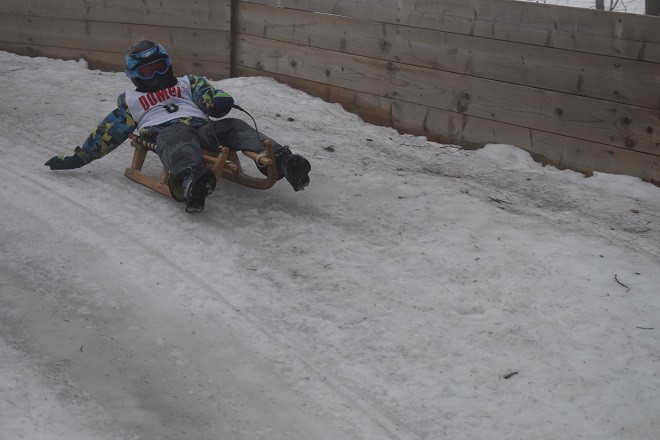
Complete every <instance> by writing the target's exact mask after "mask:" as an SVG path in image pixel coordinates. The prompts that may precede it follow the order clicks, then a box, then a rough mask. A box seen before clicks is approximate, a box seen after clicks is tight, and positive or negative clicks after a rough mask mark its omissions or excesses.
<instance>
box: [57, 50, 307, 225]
mask: <svg viewBox="0 0 660 440" xmlns="http://www.w3.org/2000/svg"><path fill="white" fill-rule="evenodd" d="M125 59H126V69H125V73H126V76H127V77H128V78H130V79H131V81H132V82H133V84H134V85H135V87H136V88H135V90H129V91H127V92H125V93H122V94H121V95H119V97H118V98H117V108H116V109H115V110H113V111H112V112H111V113H110V114H108V115H107V116H106V117H105V119H103V121H101V122H100V123H99V125H98V126H97V127H96V129H94V130H93V131H92V133H91V134H90V135H89V137H88V138H87V140H86V141H85V143H84V144H83V145H82V147H76V148H75V151H74V153H73V154H72V155H70V156H65V155H58V156H54V157H52V158H51V159H49V160H48V161H47V162H46V163H45V165H46V166H48V167H50V169H51V170H67V169H74V168H80V167H82V166H84V165H86V164H88V163H90V162H92V161H93V160H96V159H98V158H100V157H103V156H105V155H106V154H108V153H109V152H111V151H112V150H114V149H115V148H117V147H118V146H119V145H121V144H122V143H123V142H124V141H125V140H126V139H128V137H129V135H132V133H133V132H134V131H135V130H136V129H137V131H138V133H139V134H140V136H141V137H142V138H144V139H147V140H149V141H151V142H155V144H156V148H155V151H156V153H157V154H158V156H159V157H160V160H161V162H162V163H163V166H164V168H165V171H166V172H167V183H168V185H169V188H170V193H171V194H172V196H173V197H174V198H175V199H176V200H177V201H180V202H185V203H186V211H187V212H190V213H196V212H201V211H202V210H203V209H204V205H205V199H206V196H207V195H209V194H211V193H212V192H213V190H214V189H215V186H216V176H215V174H214V173H213V172H212V171H211V170H209V169H208V168H207V167H205V166H204V163H203V160H202V152H201V150H202V149H204V150H208V151H212V152H217V151H219V148H220V147H223V146H224V147H227V148H229V150H231V151H239V150H240V151H252V152H255V153H260V154H261V153H263V152H264V149H265V148H264V141H265V140H269V141H270V143H271V145H272V150H273V152H274V155H275V160H276V164H277V174H278V176H277V178H278V180H279V179H282V178H286V180H287V181H288V182H289V183H290V184H291V186H292V187H293V189H294V190H295V191H300V190H302V189H304V188H305V187H306V186H307V185H309V172H310V170H311V165H310V163H309V161H308V160H307V159H305V158H304V157H303V156H301V155H299V154H294V153H292V152H291V150H290V149H289V147H287V146H282V145H280V144H279V143H277V142H276V141H275V140H273V139H271V138H269V137H267V136H263V134H261V133H258V132H257V131H256V130H255V129H254V128H252V127H251V126H250V125H249V124H247V123H246V122H244V121H242V120H240V119H235V118H223V117H224V116H226V115H227V114H228V113H229V112H230V111H231V109H232V108H234V99H233V98H232V97H231V96H230V95H229V94H228V93H226V92H224V91H223V90H220V89H215V88H214V87H213V86H212V85H211V83H210V82H209V81H208V80H207V79H206V78H204V77H201V76H195V75H185V76H182V77H178V78H177V77H175V76H174V73H173V69H172V61H171V59H170V57H169V55H168V53H167V51H166V50H165V48H164V47H163V46H162V45H160V44H158V43H156V42H154V41H149V40H144V41H140V42H138V43H135V44H134V45H132V46H131V47H130V48H129V49H128V51H127V52H126V55H125ZM210 117H212V118H223V119H217V120H211V119H210ZM256 164H257V167H258V168H259V169H260V171H262V173H264V174H266V170H265V168H264V167H263V166H262V165H260V164H259V161H256Z"/></svg>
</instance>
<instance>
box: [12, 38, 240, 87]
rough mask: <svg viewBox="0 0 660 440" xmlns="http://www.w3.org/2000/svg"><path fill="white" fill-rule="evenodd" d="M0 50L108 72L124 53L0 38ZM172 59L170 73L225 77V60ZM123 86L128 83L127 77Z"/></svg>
mask: <svg viewBox="0 0 660 440" xmlns="http://www.w3.org/2000/svg"><path fill="white" fill-rule="evenodd" d="M0 50H4V51H7V52H13V53H15V54H18V55H26V56H32V57H37V56H39V57H48V58H58V59H63V60H79V59H85V60H86V61H87V63H88V65H89V68H90V69H99V70H103V71H109V72H120V71H123V70H124V56H123V54H121V53H116V52H103V51H97V50H88V49H68V48H60V47H54V46H37V45H26V44H19V43H9V42H2V41H0ZM172 62H173V64H174V73H175V74H176V75H177V76H182V75H185V74H193V75H201V76H206V77H207V78H209V79H212V80H221V79H225V78H229V67H230V66H229V63H225V62H216V61H197V60H189V59H178V58H176V57H174V58H172ZM127 86H130V82H129V81H128V79H127Z"/></svg>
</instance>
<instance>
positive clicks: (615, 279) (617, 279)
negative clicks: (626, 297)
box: [614, 274, 630, 290]
mask: <svg viewBox="0 0 660 440" xmlns="http://www.w3.org/2000/svg"><path fill="white" fill-rule="evenodd" d="M614 281H616V282H617V283H619V285H621V286H623V287H625V288H626V289H628V290H630V287H628V286H626V285H625V284H623V283H622V282H621V281H619V278H617V275H616V274H614Z"/></svg>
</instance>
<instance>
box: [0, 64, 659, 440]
mask: <svg viewBox="0 0 660 440" xmlns="http://www.w3.org/2000/svg"><path fill="white" fill-rule="evenodd" d="M0 75H1V76H0V77H1V78H2V87H3V91H2V100H1V101H0V109H1V110H2V118H1V119H0V152H1V153H2V162H0V173H1V175H2V180H1V182H2V191H0V200H1V205H2V207H3V208H2V217H1V219H2V229H1V232H0V234H1V237H2V240H1V242H0V250H1V252H0V439H2V440H14V439H54V438H66V439H72V440H77V439H85V440H88V439H195V440H196V439H241V440H242V439H269V440H273V439H287V440H298V439H305V440H317V439H333V440H337V439H367V440H371V439H373V440H376V439H379V440H380V439H405V440H408V439H559V438H571V439H657V438H659V437H660V436H659V433H660V422H659V420H660V419H659V418H658V415H659V414H660V380H659V378H658V374H659V373H660V363H659V359H658V356H659V355H660V340H659V337H658V335H659V334H660V295H659V293H660V290H659V289H658V286H659V285H660V226H659V225H658V217H659V215H660V189H658V188H657V187H655V186H653V185H651V184H648V183H644V182H642V181H641V180H639V179H637V178H633V177H627V176H614V175H606V174H596V175H595V176H594V177H590V178H585V177H584V176H583V175H581V174H578V173H575V172H571V171H559V170H557V169H555V168H553V167H543V166H541V165H539V164H538V163H536V162H534V161H533V160H532V159H531V158H530V156H529V154H527V153H526V152H524V151H522V150H520V149H517V148H515V147H513V146H510V145H489V146H487V147H486V148H484V149H482V150H478V151H463V150H461V149H458V148H456V147H454V146H451V145H441V144H437V143H432V142H428V141H427V140H426V139H424V138H421V137H415V136H406V135H401V134H398V133H397V132H396V131H394V130H392V129H390V128H383V127H377V126H373V125H369V124H365V123H363V122H362V121H361V120H360V119H359V118H358V117H357V116H355V115H353V114H350V113H348V112H346V111H344V110H343V109H342V108H341V107H340V106H339V105H334V104H329V103H326V102H323V101H322V100H320V99H316V98H312V97H310V96H308V95H306V94H305V93H302V92H300V91H297V90H294V89H291V88H289V87H287V86H284V85H281V84H278V83H276V82H275V81H273V80H271V79H267V78H234V79H229V80H224V81H219V82H216V83H215V84H216V85H218V86H219V87H221V88H224V89H225V90H227V91H228V92H230V93H231V94H232V95H233V96H234V97H235V98H236V101H237V103H238V104H240V105H241V106H243V107H244V108H246V109H248V110H249V111H251V112H252V113H253V115H254V116H255V118H256V120H257V122H258V124H259V128H260V129H261V130H263V131H264V132H265V133H267V134H269V135H271V136H272V137H274V138H275V139H278V140H279V141H281V142H283V143H285V144H289V145H291V146H292V148H293V149H294V150H295V151H297V152H300V153H302V154H304V155H305V156H307V157H308V158H309V159H310V160H311V162H312V164H313V169H312V173H311V180H312V183H311V185H310V187H309V188H308V189H307V190H305V191H304V192H300V193H295V192H294V191H293V190H292V189H291V188H290V186H289V185H288V184H287V183H286V182H279V183H278V184H277V185H275V186H274V187H273V188H271V189H269V190H267V191H259V190H252V189H249V188H246V187H242V186H239V185H236V184H234V183H231V182H227V181H221V182H219V185H218V188H217V190H216V192H215V193H214V194H213V195H212V196H211V197H209V199H208V201H207V209H206V210H205V211H204V213H202V214H200V215H196V216H191V215H188V214H186V213H185V212H184V209H183V206H182V205H181V204H177V203H176V202H174V201H173V200H171V199H168V198H166V197H164V196H162V195H160V194H157V193H155V192H153V191H150V190H148V189H146V188H144V187H141V186H140V185H138V184H136V183H135V182H133V181H131V180H129V179H127V178H125V177H124V176H123V171H124V169H125V167H126V166H128V164H129V163H130V160H131V157H132V148H131V147H130V146H129V145H128V144H126V145H123V146H121V147H120V148H118V149H117V150H116V151H115V152H113V153H112V154H110V155H108V156H106V157H104V158H103V159H101V160H99V161H96V162H94V163H92V164H90V165H88V166H86V167H84V168H81V169H79V170H73V171H65V172H52V171H50V170H49V169H48V168H46V167H44V166H43V163H44V162H45V161H46V160H47V159H48V158H50V157H51V156H53V155H54V154H59V153H66V154H70V152H71V151H72V150H73V148H74V147H75V146H76V145H79V144H80V143H81V142H83V141H84V139H85V138H86V137H87V135H88V134H89V131H90V130H91V129H92V128H93V127H94V126H95V125H96V123H97V122H98V121H99V120H100V119H101V118H102V117H104V116H105V114H106V113H107V112H109V111H110V110H112V109H113V108H114V105H115V98H116V96H117V95H118V94H119V93H120V92H122V91H124V90H126V89H127V88H129V86H130V83H129V82H128V80H127V79H126V78H125V77H124V75H123V74H122V73H107V72H100V71H92V70H88V69H87V66H86V64H85V63H84V62H82V61H81V62H74V61H59V60H49V59H45V58H26V57H20V56H17V55H14V54H9V53H6V52H0ZM232 116H235V117H243V116H244V115H242V114H241V113H237V114H234V113H232ZM148 169H149V172H152V171H153V173H154V174H156V173H157V172H158V170H159V164H158V160H157V158H156V157H155V156H154V157H150V158H149V161H148Z"/></svg>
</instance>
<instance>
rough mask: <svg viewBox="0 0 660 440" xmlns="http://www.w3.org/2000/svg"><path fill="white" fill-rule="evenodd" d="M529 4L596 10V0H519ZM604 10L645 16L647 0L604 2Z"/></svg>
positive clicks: (606, 0) (607, 0)
mask: <svg viewBox="0 0 660 440" xmlns="http://www.w3.org/2000/svg"><path fill="white" fill-rule="evenodd" d="M518 1H525V2H528V3H544V4H547V5H555V6H571V7H575V8H586V9H596V0H518ZM603 7H604V8H605V9H604V10H606V11H614V12H628V13H632V14H645V13H646V5H645V0H604V2H603Z"/></svg>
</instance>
